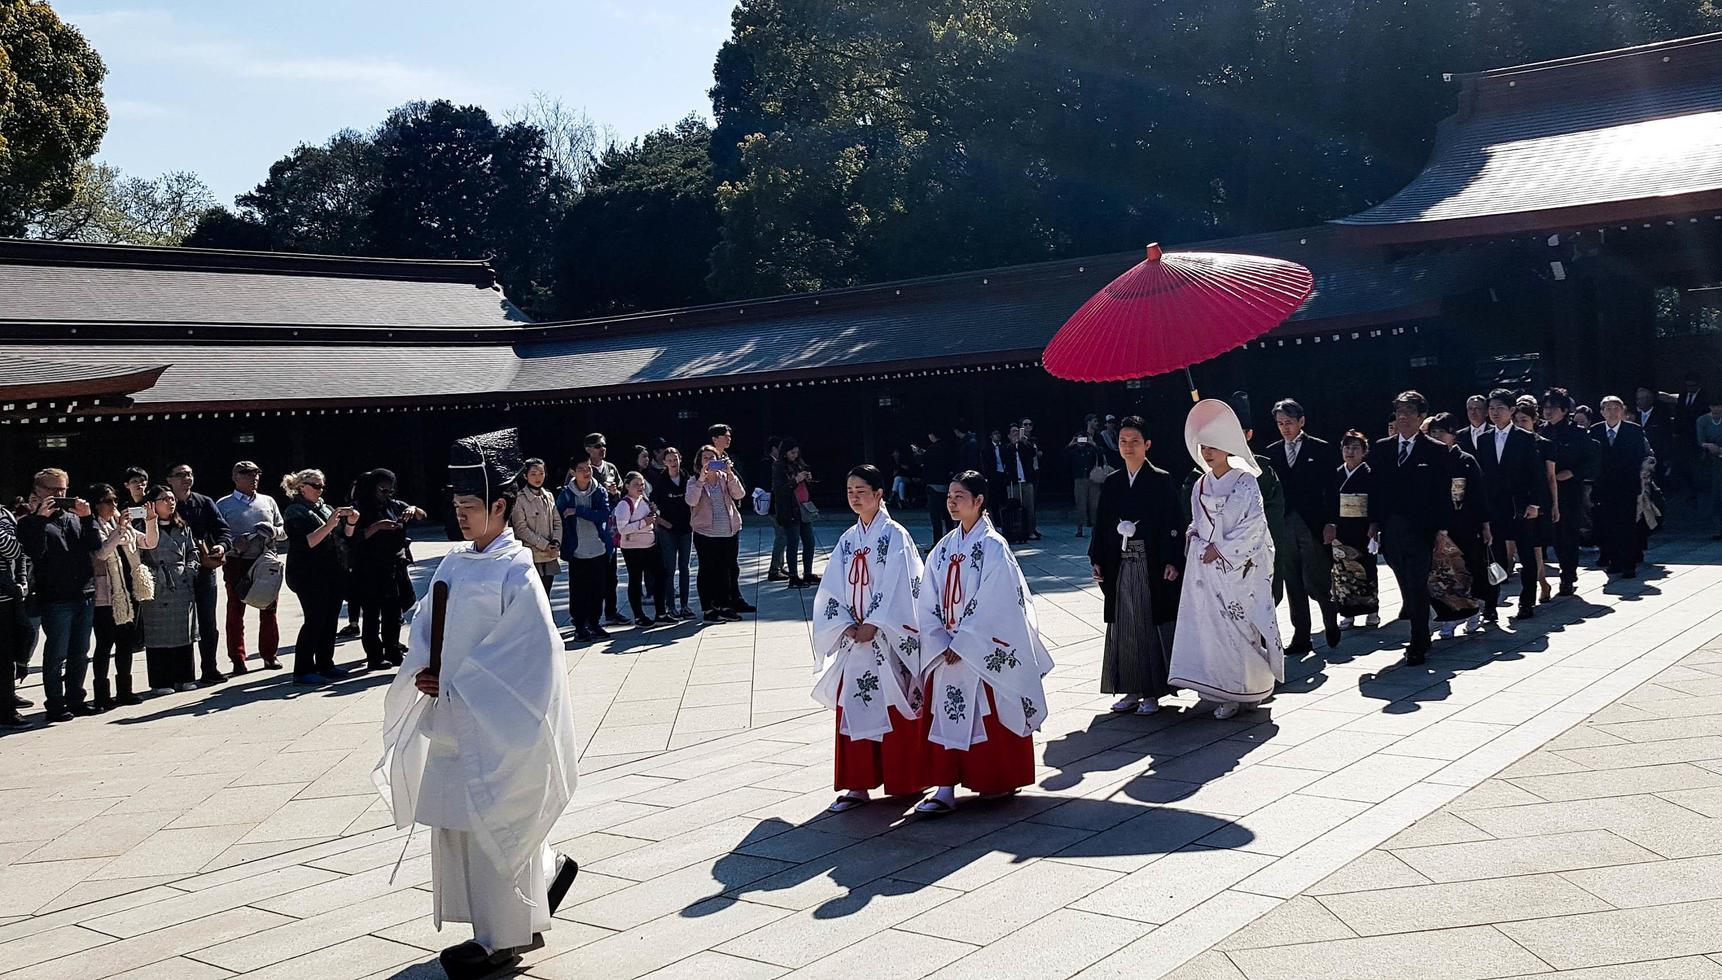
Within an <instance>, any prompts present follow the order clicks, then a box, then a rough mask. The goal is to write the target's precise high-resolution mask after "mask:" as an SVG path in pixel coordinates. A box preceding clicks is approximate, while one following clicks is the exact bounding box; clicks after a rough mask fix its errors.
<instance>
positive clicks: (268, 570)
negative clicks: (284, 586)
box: [245, 551, 287, 609]
mask: <svg viewBox="0 0 1722 980" xmlns="http://www.w3.org/2000/svg"><path fill="white" fill-rule="evenodd" d="M286 573H287V564H286V562H283V561H282V560H281V558H280V556H279V555H277V554H275V553H274V552H273V551H265V552H264V553H263V554H262V556H260V557H259V558H258V559H257V561H256V563H254V564H253V565H252V566H251V574H250V575H249V576H248V577H247V578H246V580H245V581H246V584H245V604H246V605H248V606H250V607H251V608H253V609H267V608H269V607H270V606H273V605H274V604H275V600H276V599H278V598H280V596H281V580H282V579H283V578H285V577H286Z"/></svg>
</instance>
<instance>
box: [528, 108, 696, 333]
mask: <svg viewBox="0 0 1722 980" xmlns="http://www.w3.org/2000/svg"><path fill="white" fill-rule="evenodd" d="M711 139H712V131H711V127H710V126H708V125H706V123H705V121H704V120H702V119H700V118H699V117H697V116H691V115H690V116H688V117H687V118H685V119H683V120H682V121H681V122H678V123H676V125H674V126H671V127H665V128H663V129H659V130H657V131H655V132H652V133H648V134H647V135H645V136H643V137H641V138H640V139H637V140H635V141H634V142H632V143H630V144H627V145H624V146H611V147H610V148H609V149H607V150H606V151H605V152H604V154H603V156H602V157H601V158H600V159H599V161H598V163H597V166H596V167H595V168H594V169H593V170H592V172H591V173H590V174H589V175H588V176H587V179H586V186H585V191H584V193H583V194H582V195H581V196H580V198H579V199H578V200H577V201H575V202H574V204H573V206H571V207H570V208H569V209H568V213H567V216H566V217H564V218H563V220H562V224H561V227H560V229H559V230H558V234H557V239H556V248H555V262H556V269H555V273H556V278H555V297H556V299H555V304H554V306H553V309H554V310H555V315H557V316H559V317H579V316H597V315H603V314H611V313H628V312H632V311H635V310H642V309H663V308H666V307H675V306H688V305H692V304H696V303H702V302H706V301H707V300H709V299H710V298H711V295H710V293H709V292H708V291H707V289H706V283H705V277H706V259H707V257H708V256H709V255H710V254H711V251H712V248H713V247H714V246H715V245H716V244H717V242H718V215H717V199H716V193H715V190H716V189H715V186H714V184H715V181H714V179H713V176H712V162H711Z"/></svg>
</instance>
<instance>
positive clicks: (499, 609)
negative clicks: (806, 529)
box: [372, 430, 579, 980]
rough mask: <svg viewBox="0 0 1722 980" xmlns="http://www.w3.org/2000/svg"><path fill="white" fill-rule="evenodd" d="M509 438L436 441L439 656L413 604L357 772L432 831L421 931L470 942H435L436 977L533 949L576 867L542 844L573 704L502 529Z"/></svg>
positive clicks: (522, 568) (472, 973)
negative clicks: (439, 971) (443, 459)
mask: <svg viewBox="0 0 1722 980" xmlns="http://www.w3.org/2000/svg"><path fill="white" fill-rule="evenodd" d="M514 446H515V441H514V433H513V431H512V430H507V431H505V432H500V433H490V434H488V435H485V436H474V437H470V438H467V439H462V440H461V441H460V442H458V443H456V444H455V448H454V450H453V451H452V452H451V457H452V459H451V465H450V467H449V476H450V481H451V483H452V484H453V487H452V489H453V493H454V505H455V517H456V519H457V521H458V522H459V524H460V529H461V533H462V534H463V535H464V536H465V538H466V539H467V542H468V543H467V544H466V545H465V546H463V547H459V548H456V549H455V550H453V551H451V552H449V553H448V555H447V557H445V558H444V559H443V560H442V564H441V565H439V566H438V567H437V571H436V575H435V577H434V578H433V579H432V586H431V588H432V591H433V593H434V591H435V590H436V588H437V586H438V585H440V584H444V583H446V584H447V585H448V603H447V610H446V615H445V616H444V617H443V636H442V640H443V642H442V648H441V649H442V662H441V664H440V665H438V666H439V667H440V669H435V670H433V669H432V666H431V654H430V651H431V634H432V620H433V618H435V617H434V615H433V603H432V602H430V601H423V602H420V603H419V608H418V612H417V614H416V615H415V616H414V617H413V623H412V631H411V633H410V636H409V640H408V645H407V654H406V660H405V662H404V663H403V664H402V666H401V670H400V673H399V674H398V675H397V676H396V677H395V681H394V683H393V684H392V685H391V686H390V687H389V691H388V695H387V697H386V698H385V699H384V702H383V756H382V759H381V760H380V761H379V762H378V763H377V767H376V770H375V771H374V772H373V773H372V781H373V782H374V783H375V784H376V786H377V789H378V791H379V792H380V793H381V794H382V796H383V800H384V801H385V802H386V803H387V804H388V806H389V810H390V812H391V813H392V814H393V815H394V818H395V826H397V827H402V828H405V827H410V826H412V825H413V824H415V823H418V824H423V825H425V826H427V827H430V828H432V830H431V886H432V903H433V904H432V907H433V911H434V920H435V923H436V926H437V928H438V929H441V928H442V924H443V923H444V922H470V923H472V927H473V939H472V941H471V942H465V943H461V944H459V945H457V946H452V947H450V948H448V949H445V950H443V951H442V955H441V957H440V959H441V961H442V966H443V969H444V970H445V971H446V972H447V973H448V975H449V977H450V978H451V980H468V978H478V977H483V976H488V975H490V974H492V973H496V972H499V971H501V970H506V969H509V968H511V967H512V966H513V965H514V964H515V963H517V962H519V960H520V953H521V952H524V951H525V950H528V949H532V948H535V947H536V946H537V945H539V944H540V943H541V942H542V940H541V939H540V937H539V935H538V934H539V933H542V932H544V931H546V930H548V929H549V928H550V927H551V922H552V920H551V914H552V913H553V912H555V911H556V907H557V904H558V903H559V902H560V901H561V900H562V898H563V896H565V895H566V894H567V892H568V889H569V886H571V885H572V884H573V882H574V876H575V875H576V874H577V873H578V871H579V868H578V867H577V866H576V865H575V863H574V861H573V860H572V859H570V858H568V857H567V856H565V855H558V854H554V853H553V852H552V851H551V849H550V848H549V847H548V846H547V839H548V837H549V834H550V828H551V826H552V825H553V824H555V823H556V821H557V819H558V818H559V817H561V816H562V810H563V808H564V807H566V806H567V804H568V800H569V798H570V797H571V796H572V794H573V792H574V784H575V780H576V775H575V770H574V765H575V759H576V758H577V753H576V749H575V745H576V743H575V738H574V716H573V713H572V711H571V708H570V703H569V699H568V684H567V680H566V678H565V676H564V670H563V660H562V651H563V644H562V637H561V635H560V634H559V633H558V632H557V630H556V625H555V623H554V622H553V621H552V619H551V616H550V603H549V600H548V599H547V598H546V597H545V595H544V588H543V586H542V584H541V583H540V582H539V579H538V571H537V569H536V568H535V567H534V565H533V562H532V551H531V550H530V549H529V548H527V547H526V546H525V545H523V544H521V543H520V542H519V541H517V540H516V539H515V537H514V534H513V533H512V532H511V531H509V530H508V511H509V506H510V505H511V504H512V496H513V492H514V491H513V488H512V480H513V475H514V474H515V473H517V472H518V471H519V469H520V464H519V453H518V452H517V451H515V450H514ZM408 836H409V838H410V836H411V835H410V834H409V835H408ZM402 853H403V854H404V853H405V850H404V849H403V851H402Z"/></svg>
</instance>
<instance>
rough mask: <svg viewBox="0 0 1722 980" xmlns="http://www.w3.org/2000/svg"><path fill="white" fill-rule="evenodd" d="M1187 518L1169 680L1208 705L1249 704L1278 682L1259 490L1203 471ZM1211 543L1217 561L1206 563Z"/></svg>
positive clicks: (1268, 543)
mask: <svg viewBox="0 0 1722 980" xmlns="http://www.w3.org/2000/svg"><path fill="white" fill-rule="evenodd" d="M1190 513H1191V515H1192V519H1191V522H1190V532H1189V544H1188V551H1187V552H1186V554H1185V559H1186V561H1185V564H1184V586H1183V591H1182V592H1181V593H1180V598H1179V601H1178V628H1177V630H1176V631H1175V632H1174V633H1173V639H1172V671H1171V673H1172V677H1171V682H1170V683H1171V685H1172V686H1173V687H1178V688H1185V689H1188V690H1192V691H1195V692H1196V693H1197V694H1199V695H1201V696H1202V697H1203V698H1204V699H1206V700H1209V701H1230V702H1236V703H1239V704H1255V703H1256V702H1258V701H1263V700H1265V699H1266V698H1267V697H1268V696H1269V695H1271V694H1273V693H1274V682H1275V681H1283V680H1285V649H1284V647H1282V646H1281V645H1280V630H1279V620H1278V619H1277V618H1276V617H1275V615H1274V594H1273V572H1274V542H1273V538H1272V537H1270V536H1269V534H1268V520H1267V514H1266V512H1265V511H1264V510H1263V506H1262V491H1261V487H1260V486H1259V485H1258V484H1257V483H1256V478H1255V477H1254V476H1252V475H1250V473H1249V472H1247V471H1245V470H1243V469H1241V468H1236V467H1234V468H1233V469H1230V470H1228V471H1227V472H1226V475H1225V476H1215V475H1213V474H1212V473H1208V474H1204V475H1203V476H1202V478H1201V479H1199V480H1197V481H1196V485H1195V487H1193V488H1191V491H1190ZM1210 544H1212V545H1213V546H1214V548H1215V549H1216V550H1218V551H1219V553H1220V558H1219V560H1217V561H1215V562H1213V563H1211V564H1208V563H1204V562H1203V561H1202V555H1203V553H1205V552H1206V551H1207V549H1208V545H1210Z"/></svg>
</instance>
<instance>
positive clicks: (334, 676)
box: [317, 664, 349, 681]
mask: <svg viewBox="0 0 1722 980" xmlns="http://www.w3.org/2000/svg"><path fill="white" fill-rule="evenodd" d="M317 673H319V674H322V675H323V676H324V678H326V679H328V680H332V681H338V680H340V679H341V678H343V677H345V676H347V674H348V673H349V671H348V670H347V668H345V667H337V666H335V665H334V664H330V665H329V666H327V667H318V668H317Z"/></svg>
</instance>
